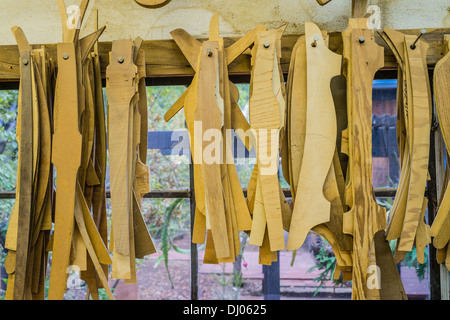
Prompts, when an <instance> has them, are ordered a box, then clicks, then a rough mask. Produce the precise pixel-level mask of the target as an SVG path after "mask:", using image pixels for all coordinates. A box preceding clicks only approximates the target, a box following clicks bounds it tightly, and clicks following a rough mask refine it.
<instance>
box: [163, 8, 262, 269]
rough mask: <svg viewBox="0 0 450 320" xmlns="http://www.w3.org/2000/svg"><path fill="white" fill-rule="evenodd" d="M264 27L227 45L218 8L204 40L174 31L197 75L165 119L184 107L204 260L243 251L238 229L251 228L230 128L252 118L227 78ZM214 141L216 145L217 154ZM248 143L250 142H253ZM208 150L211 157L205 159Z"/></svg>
mask: <svg viewBox="0 0 450 320" xmlns="http://www.w3.org/2000/svg"><path fill="white" fill-rule="evenodd" d="M262 28H263V27H262V26H258V27H256V28H255V29H253V30H252V31H250V32H248V33H247V34H246V36H244V37H243V38H241V39H240V40H238V41H237V42H235V43H234V44H233V45H231V46H230V47H228V48H225V47H224V44H223V38H221V37H220V36H219V16H218V14H214V15H213V17H212V19H211V22H210V29H209V31H210V32H209V40H208V41H205V42H204V43H200V42H199V41H197V40H195V39H194V38H193V37H191V36H190V35H189V34H188V33H187V32H185V31H184V30H181V29H176V30H174V31H172V32H171V35H172V37H173V38H174V40H175V42H176V43H177V45H178V46H179V48H180V49H181V51H182V52H183V54H184V55H185V57H186V59H187V60H188V62H189V63H190V65H191V67H192V68H193V69H194V71H195V75H194V78H193V81H192V83H191V85H190V86H189V88H188V89H187V90H186V91H185V92H184V93H183V94H182V96H181V97H180V98H179V99H178V100H177V102H176V103H175V104H174V105H173V106H172V107H171V108H170V109H169V110H168V111H167V112H166V114H165V116H164V119H165V120H166V121H168V120H170V118H172V117H173V116H174V115H175V114H176V113H177V112H178V111H179V110H180V109H181V108H183V107H184V113H185V118H186V123H187V127H188V132H189V136H190V145H191V150H192V160H193V162H194V164H193V166H194V177H195V179H194V189H195V199H196V211H195V219H194V230H193V236H192V241H193V242H194V243H204V242H205V234H206V247H207V250H206V252H205V257H204V263H218V262H233V261H234V260H235V257H236V255H237V254H239V252H240V240H239V234H238V231H246V230H250V228H251V217H250V213H249V210H248V207H247V204H246V202H245V198H244V196H243V192H242V188H241V187H240V182H239V178H238V176H237V172H236V168H235V166H234V160H233V158H232V154H231V145H232V140H231V137H230V136H229V135H228V134H227V132H229V131H228V130H231V129H232V128H233V129H235V130H236V129H241V130H242V131H244V130H246V129H248V123H247V122H246V121H244V120H245V117H244V116H243V115H242V111H241V110H240V108H239V107H238V106H237V100H238V93H237V92H236V90H237V88H236V87H235V86H234V84H232V83H231V82H230V81H229V79H228V65H229V64H230V63H231V62H232V61H234V60H235V59H236V58H237V57H238V56H239V55H240V54H242V53H243V52H244V51H245V50H246V49H247V48H248V47H250V46H251V45H253V42H254V38H255V35H256V32H257V31H258V30H261V29H262ZM196 124H201V127H198V126H196ZM242 131H239V132H242ZM210 133H214V134H217V135H216V136H214V139H215V140H214V142H213V144H212V143H211V142H210V141H211V140H205V139H204V138H205V137H206V139H211V138H212V136H209V138H208V136H207V135H208V134H210ZM205 134H206V136H205ZM244 140H245V138H244ZM244 143H245V141H244ZM212 146H215V148H213V149H214V151H215V152H216V154H214V155H213V153H211V151H212V150H213V149H211V147H212ZM246 146H247V148H249V145H248V143H247V144H246ZM219 150H220V151H219ZM205 155H206V157H209V158H210V159H209V160H208V159H205ZM211 160H212V161H211Z"/></svg>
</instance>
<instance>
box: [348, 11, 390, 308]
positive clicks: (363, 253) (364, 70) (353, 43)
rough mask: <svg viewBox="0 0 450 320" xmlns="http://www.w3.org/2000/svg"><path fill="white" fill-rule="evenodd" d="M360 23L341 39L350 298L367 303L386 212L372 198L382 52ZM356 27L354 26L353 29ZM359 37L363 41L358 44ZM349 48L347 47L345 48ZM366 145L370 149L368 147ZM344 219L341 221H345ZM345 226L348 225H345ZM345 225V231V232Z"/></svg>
mask: <svg viewBox="0 0 450 320" xmlns="http://www.w3.org/2000/svg"><path fill="white" fill-rule="evenodd" d="M363 20H364V19H362V20H357V21H354V20H353V19H350V20H349V27H348V29H347V30H346V32H345V34H344V35H343V37H347V41H348V42H345V43H347V47H345V48H344V56H345V57H346V61H345V62H346V64H347V68H348V69H347V70H346V77H347V85H348V89H349V95H348V98H347V103H348V107H349V117H348V119H349V129H350V130H349V138H350V140H349V150H350V158H349V168H350V171H349V172H350V174H351V176H350V179H351V182H350V183H351V190H352V204H353V206H352V207H351V211H349V212H347V213H346V215H347V218H348V217H352V218H353V219H352V220H353V225H352V226H351V230H352V235H353V239H354V240H353V268H352V271H353V272H352V299H354V300H366V299H371V298H377V297H379V293H378V292H377V289H370V288H368V287H367V276H368V274H367V272H368V267H369V265H370V264H371V257H373V256H374V255H373V254H371V252H373V237H374V235H375V233H376V232H377V231H379V230H382V229H384V228H385V227H386V212H385V210H384V208H382V207H380V206H379V205H378V204H377V203H376V202H375V199H374V197H373V191H372V157H371V143H370V141H372V140H371V139H372V132H371V129H370V128H371V119H372V81H373V77H374V74H375V72H376V71H377V70H378V69H379V68H381V67H382V66H383V49H382V48H381V47H379V46H378V45H377V44H376V43H375V42H374V39H373V32H372V31H371V30H368V29H365V28H358V26H357V25H358V23H359V22H362V21H363ZM355 26H356V27H355ZM361 37H364V41H362V42H361ZM348 45H349V46H348ZM367 146H369V147H367ZM345 218H346V217H344V222H345ZM347 227H348V226H347ZM345 228H346V227H345V225H344V230H345Z"/></svg>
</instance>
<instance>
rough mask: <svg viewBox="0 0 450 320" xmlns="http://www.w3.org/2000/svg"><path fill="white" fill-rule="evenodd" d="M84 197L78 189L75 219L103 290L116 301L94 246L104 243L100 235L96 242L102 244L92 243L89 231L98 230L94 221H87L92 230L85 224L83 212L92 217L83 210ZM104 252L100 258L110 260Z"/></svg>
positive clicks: (104, 248)
mask: <svg viewBox="0 0 450 320" xmlns="http://www.w3.org/2000/svg"><path fill="white" fill-rule="evenodd" d="M78 187H79V185H78ZM82 196H83V195H82V192H81V190H80V188H78V192H77V200H76V201H75V209H74V213H75V215H74V217H75V220H76V222H77V226H78V229H79V231H80V234H81V237H82V239H83V241H84V244H85V246H86V249H87V251H88V253H89V256H90V258H91V259H92V262H93V264H94V267H95V270H96V272H97V275H98V277H99V279H100V282H101V283H102V285H103V288H104V289H105V291H106V293H107V295H108V297H109V299H110V300H114V296H113V294H112V292H111V289H110V288H109V284H108V280H107V278H106V276H105V274H104V272H103V269H102V267H101V265H100V263H101V262H100V260H99V258H98V256H97V254H99V253H100V252H99V251H96V249H97V247H95V246H94V245H97V244H99V243H102V244H103V241H101V239H100V236H99V235H98V237H96V240H100V242H98V241H94V242H92V241H91V239H92V238H91V236H93V234H92V233H91V234H89V231H96V230H97V228H96V227H95V226H94V224H93V221H91V220H87V221H91V222H92V224H90V227H91V228H89V227H88V226H87V225H86V224H85V222H86V220H85V219H86V218H87V216H86V212H83V211H88V212H87V215H88V216H89V217H88V218H91V215H90V213H89V210H86V209H87V208H85V210H83V208H82V207H83V203H82V199H81V198H80V197H82ZM85 204H86V203H85ZM92 227H93V228H92ZM102 251H103V252H104V254H100V257H103V256H104V255H105V254H106V256H107V257H108V258H109V255H108V251H107V250H106V247H103V250H102Z"/></svg>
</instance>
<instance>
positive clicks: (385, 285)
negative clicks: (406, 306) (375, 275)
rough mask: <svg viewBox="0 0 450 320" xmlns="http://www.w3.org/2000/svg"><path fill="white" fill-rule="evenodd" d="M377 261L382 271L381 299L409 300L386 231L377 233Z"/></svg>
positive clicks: (375, 239)
mask: <svg viewBox="0 0 450 320" xmlns="http://www.w3.org/2000/svg"><path fill="white" fill-rule="evenodd" d="M374 244H375V260H376V264H377V266H378V267H379V270H380V299H381V300H407V299H408V298H407V295H406V292H405V289H404V287H403V284H402V280H401V278H400V274H399V272H398V269H397V265H396V264H395V261H394V258H393V256H392V251H391V248H390V246H389V242H388V241H387V239H386V238H385V235H384V231H383V230H380V231H378V232H377V233H375V237H374Z"/></svg>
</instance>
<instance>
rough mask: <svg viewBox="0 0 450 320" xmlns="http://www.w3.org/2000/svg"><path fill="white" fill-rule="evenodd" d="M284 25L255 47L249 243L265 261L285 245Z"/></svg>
mask: <svg viewBox="0 0 450 320" xmlns="http://www.w3.org/2000/svg"><path fill="white" fill-rule="evenodd" d="M284 29H285V27H282V28H280V29H276V30H267V31H261V32H259V33H258V37H257V39H256V42H255V45H254V47H253V50H252V59H253V65H252V75H251V80H250V101H249V115H250V117H249V119H250V128H251V129H252V133H253V134H254V148H255V151H256V164H255V167H254V169H253V173H252V176H251V178H250V182H249V186H248V190H247V192H248V193H247V197H248V203H249V207H250V211H251V213H252V219H253V222H252V228H251V232H250V239H249V244H252V245H257V246H259V247H260V257H259V259H260V263H262V264H271V263H272V261H276V259H277V255H276V253H277V251H279V250H283V249H285V241H284V231H283V206H282V204H283V203H285V202H286V201H285V199H284V195H283V193H282V192H280V190H281V186H280V183H279V180H278V166H279V154H280V146H281V144H280V138H281V136H282V134H281V132H282V131H283V130H284V123H285V114H286V111H285V88H284V81H283V79H282V73H281V68H280V65H279V63H280V61H279V60H280V58H281V47H280V42H281V41H280V40H281V36H282V33H283V31H284ZM285 208H286V206H285Z"/></svg>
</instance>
